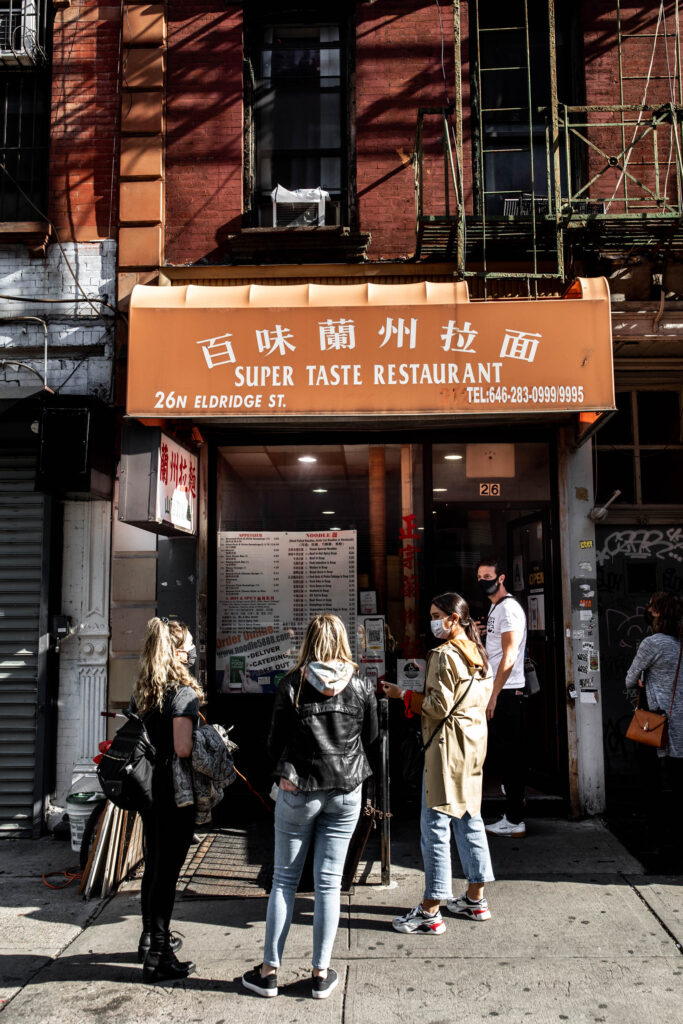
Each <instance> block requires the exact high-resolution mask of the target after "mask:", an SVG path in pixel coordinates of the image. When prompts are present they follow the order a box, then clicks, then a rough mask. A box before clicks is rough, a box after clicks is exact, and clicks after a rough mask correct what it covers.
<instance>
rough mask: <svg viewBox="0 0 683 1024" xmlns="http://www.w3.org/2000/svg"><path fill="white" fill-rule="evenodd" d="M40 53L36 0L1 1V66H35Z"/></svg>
mask: <svg viewBox="0 0 683 1024" xmlns="http://www.w3.org/2000/svg"><path fill="white" fill-rule="evenodd" d="M40 52H41V48H40V45H39V43H38V10H37V2H36V0H0V64H20V65H33V64H35V63H36V60H37V58H38V56H39V54H40Z"/></svg>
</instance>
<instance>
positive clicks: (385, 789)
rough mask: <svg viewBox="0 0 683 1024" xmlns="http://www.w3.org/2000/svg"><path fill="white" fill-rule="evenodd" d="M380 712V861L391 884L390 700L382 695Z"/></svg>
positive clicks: (379, 705)
mask: <svg viewBox="0 0 683 1024" xmlns="http://www.w3.org/2000/svg"><path fill="white" fill-rule="evenodd" d="M377 707H378V712H379V781H380V808H379V809H380V811H381V812H382V832H381V836H380V862H381V866H382V885H390V884H391V826H390V824H389V782H390V779H389V701H388V700H387V698H386V697H381V698H380V700H379V701H378V702H377Z"/></svg>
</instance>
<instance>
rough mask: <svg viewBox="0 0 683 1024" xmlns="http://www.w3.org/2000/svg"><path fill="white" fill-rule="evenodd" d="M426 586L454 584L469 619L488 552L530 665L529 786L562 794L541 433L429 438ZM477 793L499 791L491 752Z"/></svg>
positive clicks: (555, 598)
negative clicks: (537, 688) (533, 671)
mask: <svg viewBox="0 0 683 1024" xmlns="http://www.w3.org/2000/svg"><path fill="white" fill-rule="evenodd" d="M431 466H432V493H433V508H432V513H431V517H430V518H431V524H432V530H431V544H430V549H431V558H430V560H429V561H430V565H431V566H432V573H431V576H432V584H431V587H430V591H431V593H433V594H438V593H441V592H443V591H446V590H456V591H457V592H458V593H461V594H462V595H463V597H465V599H466V600H467V601H468V602H469V604H470V608H471V612H472V615H473V616H474V618H475V619H477V620H482V619H484V620H485V618H486V616H487V614H488V612H489V610H490V602H489V601H488V600H487V599H486V598H484V597H482V596H481V595H480V594H479V592H478V589H477V586H476V568H477V563H478V562H479V561H480V559H482V558H492V559H497V560H498V561H499V562H502V564H503V565H504V567H505V587H506V589H507V590H508V591H509V593H511V594H512V595H513V597H515V598H516V600H518V601H519V602H520V604H521V605H522V607H523V609H524V611H525V614H526V616H527V630H528V635H527V650H528V653H529V654H530V656H531V657H532V658H533V660H534V661H535V663H536V665H537V670H538V676H539V680H540V683H541V692H540V693H539V694H538V695H536V696H534V697H529V698H528V699H526V700H525V715H526V726H527V736H528V737H529V742H528V743H527V744H526V747H525V750H524V751H523V752H520V756H524V757H526V760H527V765H526V767H527V780H528V788H529V791H530V793H532V794H533V795H534V796H536V797H551V798H557V797H562V798H564V797H565V796H566V789H567V781H566V779H567V740H566V724H565V722H564V717H563V709H564V701H563V700H562V699H561V696H562V693H563V686H562V685H561V680H562V678H563V677H562V674H561V673H562V668H561V644H562V631H561V628H560V626H559V625H558V624H559V623H561V611H560V608H561V604H560V600H561V599H560V595H559V592H558V584H559V577H558V574H557V573H555V572H554V567H555V565H557V564H559V545H558V541H557V537H556V533H555V529H556V527H555V522H556V519H555V514H554V509H555V500H554V491H553V487H552V480H553V478H554V475H555V467H554V464H553V459H552V449H551V446H550V444H549V443H547V442H545V441H544V442H530V443H508V442H504V443H497V442H496V441H493V442H490V443H474V444H468V443H464V444H457V445H454V444H438V445H434V446H433V447H432V454H431ZM485 795H486V796H488V797H490V798H494V797H499V796H500V795H501V793H500V779H499V778H498V775H497V770H496V766H495V759H494V758H492V759H490V760H489V763H488V765H487V770H486V771H485Z"/></svg>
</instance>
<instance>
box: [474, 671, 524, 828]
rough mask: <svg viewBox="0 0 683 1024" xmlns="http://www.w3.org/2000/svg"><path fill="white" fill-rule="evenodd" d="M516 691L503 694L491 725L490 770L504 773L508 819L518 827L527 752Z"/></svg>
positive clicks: (521, 699)
mask: <svg viewBox="0 0 683 1024" xmlns="http://www.w3.org/2000/svg"><path fill="white" fill-rule="evenodd" d="M525 699H526V698H525V697H524V696H522V695H518V694H517V692H516V691H515V690H501V692H500V693H499V694H498V700H497V701H496V710H495V712H494V715H493V718H492V719H491V721H490V722H489V742H488V754H487V757H486V765H485V767H484V772H486V768H487V767H493V766H495V768H496V769H497V771H498V772H499V773H500V777H501V781H502V783H503V785H504V786H505V816H506V818H507V819H508V821H511V822H513V823H514V824H515V825H517V824H518V823H519V822H520V821H524V784H525V781H526V752H525V750H524V701H525Z"/></svg>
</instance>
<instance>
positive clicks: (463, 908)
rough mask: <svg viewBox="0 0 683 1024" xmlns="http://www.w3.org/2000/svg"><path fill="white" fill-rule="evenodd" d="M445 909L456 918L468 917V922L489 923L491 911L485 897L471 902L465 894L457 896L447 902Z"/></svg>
mask: <svg viewBox="0 0 683 1024" xmlns="http://www.w3.org/2000/svg"><path fill="white" fill-rule="evenodd" d="M446 907H447V908H448V910H449V911H450V912H451V914H455V915H456V916H457V917H469V919H470V921H490V919H491V911H490V910H489V904H488V900H487V899H486V897H483V898H482V899H480V900H471V899H470V898H469V896H468V895H467V894H466V893H463V895H462V896H457V897H456V898H455V899H454V900H448V901H447V902H446Z"/></svg>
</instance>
